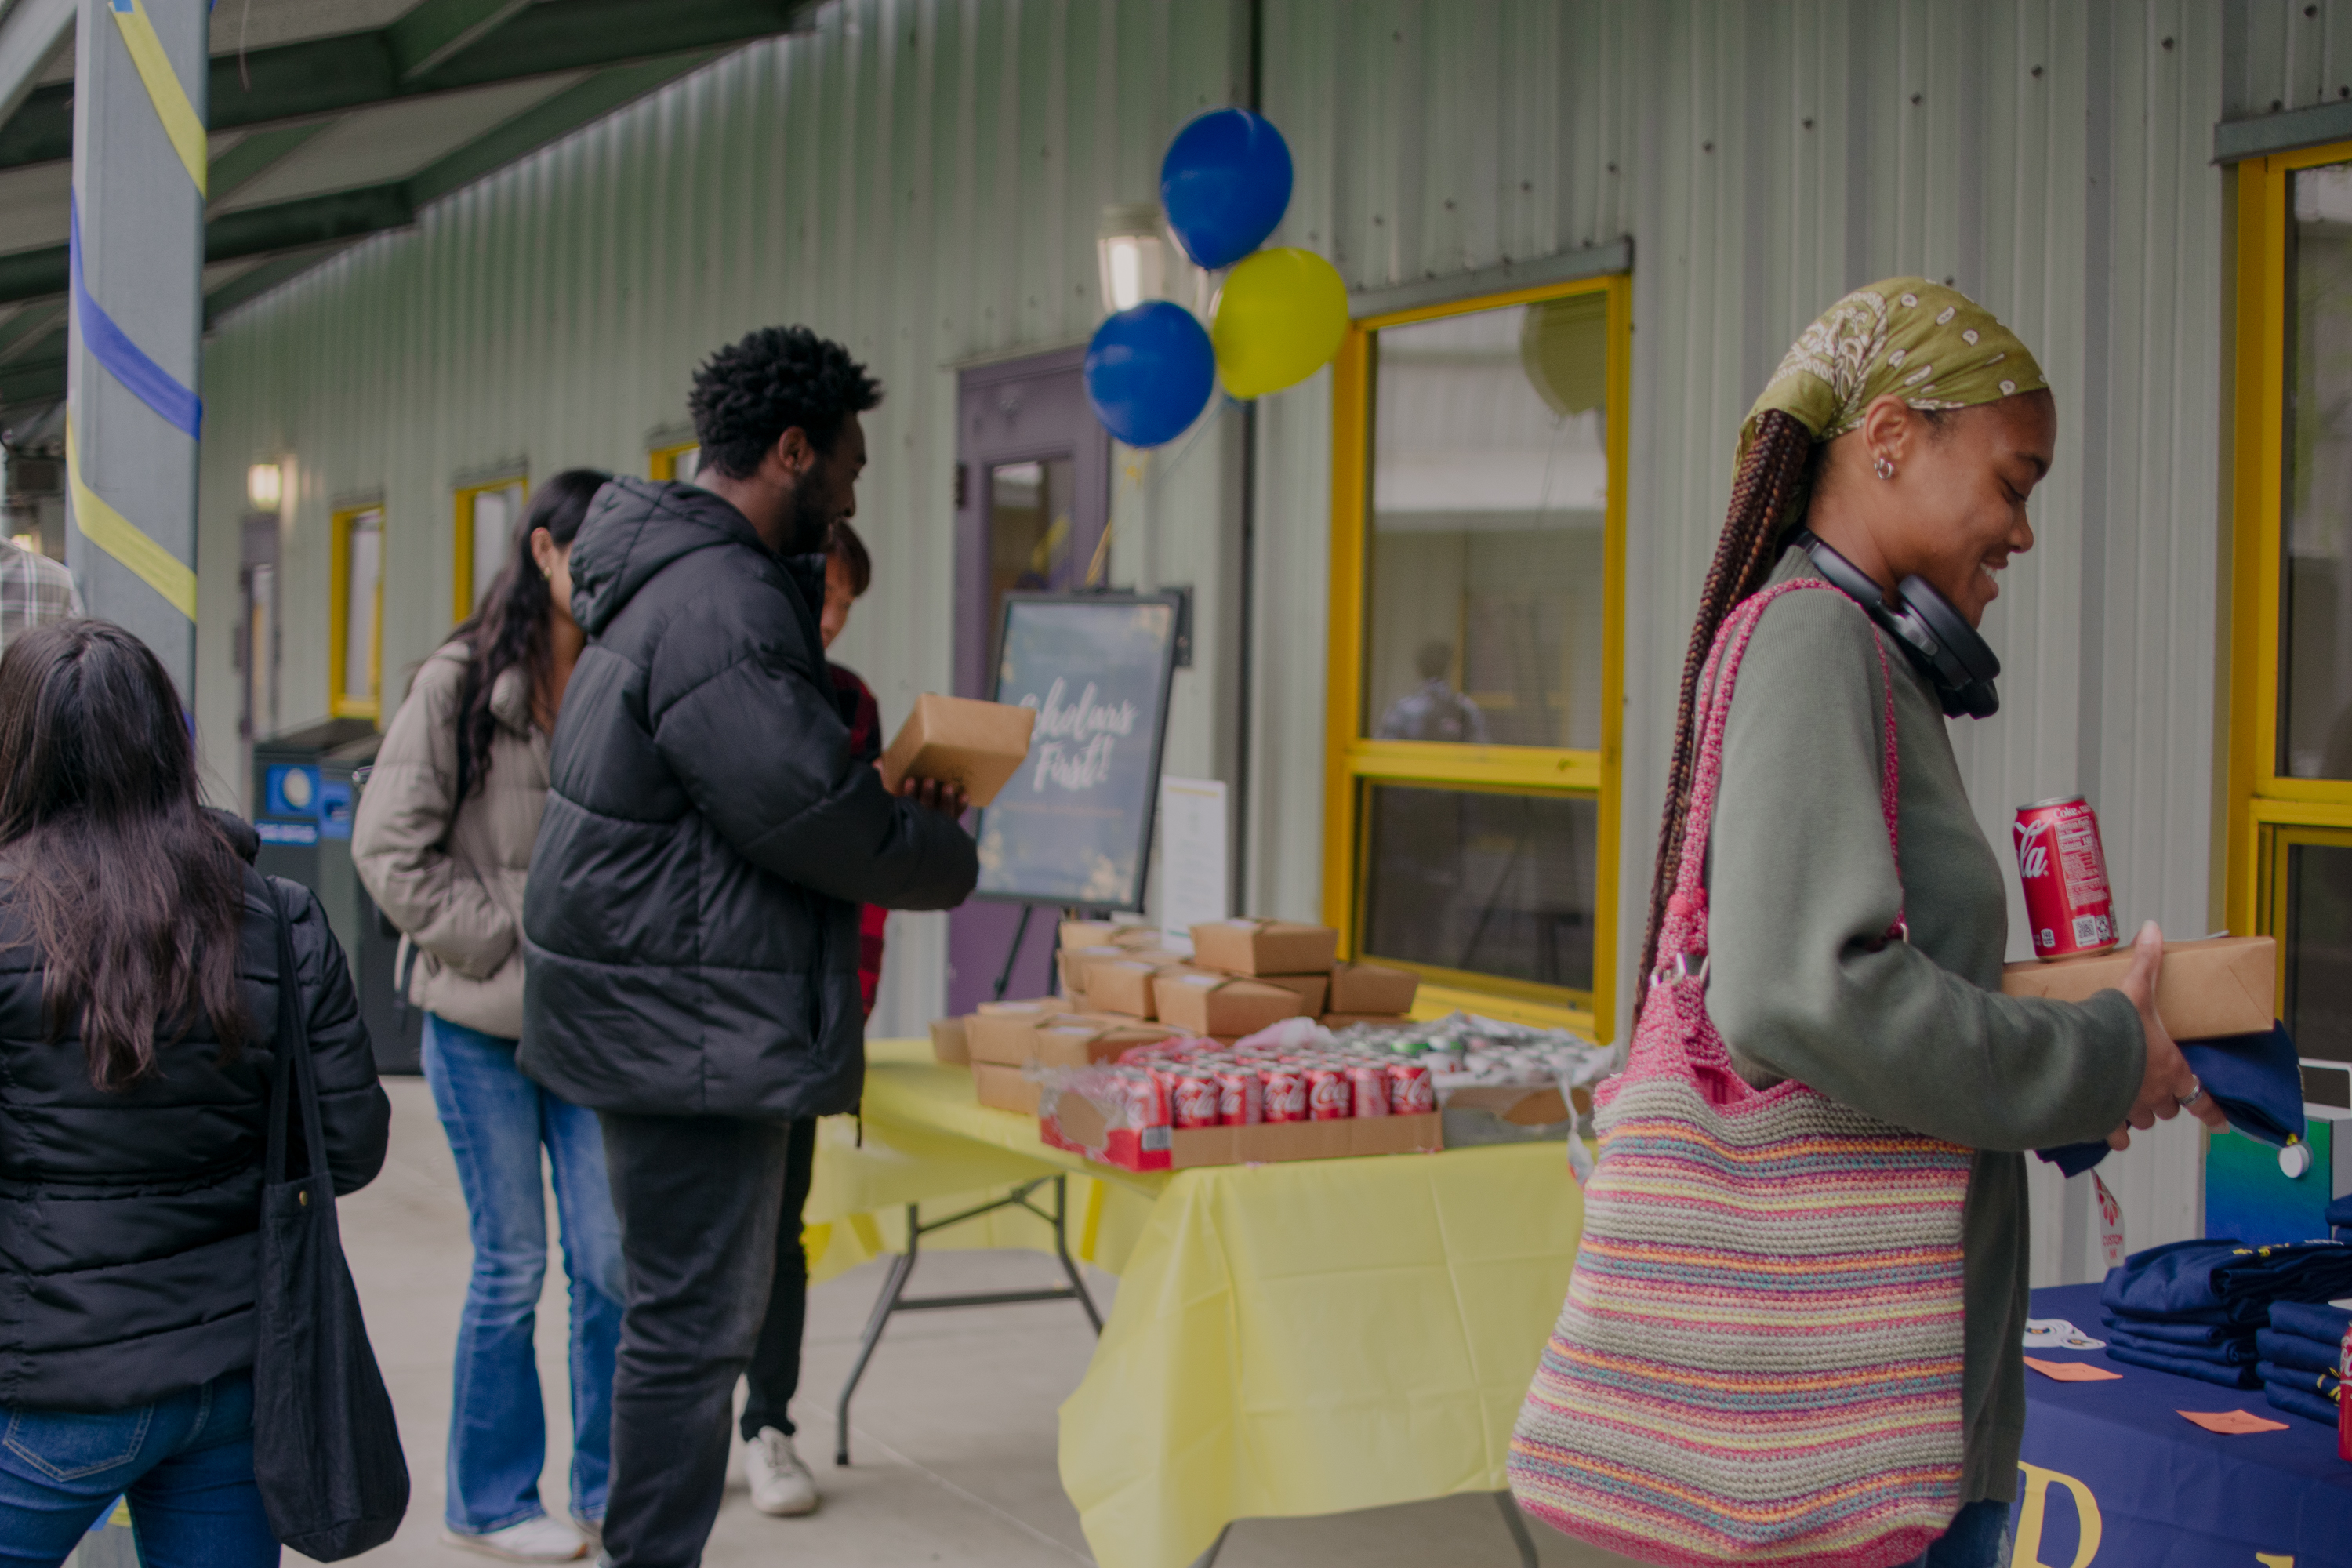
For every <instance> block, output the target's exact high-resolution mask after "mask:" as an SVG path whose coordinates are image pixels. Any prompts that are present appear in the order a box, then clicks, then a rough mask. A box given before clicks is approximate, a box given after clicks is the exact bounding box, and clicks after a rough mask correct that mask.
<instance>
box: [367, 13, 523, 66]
mask: <svg viewBox="0 0 2352 1568" xmlns="http://www.w3.org/2000/svg"><path fill="white" fill-rule="evenodd" d="M530 3H531V0H425V4H423V5H419V6H417V7H416V8H415V10H413V11H411V12H409V13H408V14H407V15H406V16H403V17H401V18H400V19H399V20H398V21H396V22H394V23H393V24H392V26H389V27H386V28H385V29H384V36H385V37H386V39H387V40H388V41H389V42H390V44H391V46H392V58H393V65H394V69H396V70H398V71H399V73H400V79H401V80H402V81H404V82H408V81H415V79H417V78H418V77H421V76H424V75H425V74H426V73H427V72H429V71H431V70H433V69H434V68H436V66H441V65H445V64H446V63H447V62H448V61H450V60H451V59H454V58H457V56H458V55H459V54H461V53H463V52H464V51H465V50H467V49H468V48H470V47H473V46H474V45H475V44H478V43H479V42H481V40H482V39H483V37H486V36H487V35H488V33H489V32H490V31H491V30H492V29H493V28H495V27H497V26H499V24H501V23H503V22H507V21H510V20H512V19H513V17H514V16H515V14H516V13H517V12H519V11H520V10H522V9H523V7H525V6H527V5H530Z"/></svg>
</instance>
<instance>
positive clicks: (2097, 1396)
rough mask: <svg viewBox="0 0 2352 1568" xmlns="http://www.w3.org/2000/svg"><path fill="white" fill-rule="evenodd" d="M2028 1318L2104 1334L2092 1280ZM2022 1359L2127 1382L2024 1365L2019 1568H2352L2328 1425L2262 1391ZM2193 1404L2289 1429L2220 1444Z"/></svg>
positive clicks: (2348, 1521) (2061, 1357)
mask: <svg viewBox="0 0 2352 1568" xmlns="http://www.w3.org/2000/svg"><path fill="white" fill-rule="evenodd" d="M2032 1312H2033V1316H2035V1317H2037V1318H2064V1319H2067V1320H2069V1321H2072V1322H2073V1323H2074V1326H2075V1327H2076V1328H2078V1329H2081V1330H2083V1331H2084V1332H2085V1333H2088V1334H2090V1335H2091V1336H2092V1337H2093V1338H2095V1339H2104V1338H2105V1337H2106V1335H2105V1331H2104V1330H2103V1329H2102V1328H2101V1327H2100V1325H2099V1288H2098V1287H2097V1286H2096V1285H2061V1286H2053V1287H2052V1288H2051V1289H2043V1290H2036V1291H2035V1292H2033V1307H2032ZM2025 1353H2026V1354H2028V1355H2030V1356H2032V1357H2035V1358H2036V1359H2038V1360H2044V1361H2083V1362H2090V1363H2094V1364H2095V1365H2097V1366H2099V1367H2101V1368H2104V1369H2105V1370H2106V1371H2108V1372H2113V1373H2120V1374H2121V1376H2120V1378H2119V1379H2118V1380H2117V1381H2116V1382H2113V1383H2107V1382H2100V1383H2057V1382H2053V1381H2052V1380H2051V1379H2049V1378H2046V1377H2044V1376H2042V1374H2041V1373H2037V1372H2035V1371H2033V1370H2032V1368H2028V1369H2027V1370H2026V1373H2025V1410H2026V1415H2025V1448H2024V1453H2023V1456H2022V1462H2023V1466H2024V1473H2023V1474H2022V1475H2021V1477H2019V1488H2018V1500H2017V1502H2016V1505H2015V1506H2014V1507H2013V1508H2012V1509H2011V1511H2010V1529H2011V1537H2012V1539H2014V1540H2015V1541H2016V1542H2017V1548H2018V1550H2017V1552H2016V1553H2015V1555H2014V1557H2013V1558H2012V1559H2011V1562H2012V1563H2013V1565H2014V1568H2262V1565H2263V1563H2270V1564H2272V1565H2273V1568H2282V1565H2284V1564H2285V1563H2287V1562H2288V1560H2289V1559H2290V1558H2291V1559H2292V1560H2293V1563H2294V1568H2352V1463H2347V1462H2346V1461H2344V1460H2342V1459H2339V1458H2336V1433H2335V1430H2334V1429H2333V1428H2332V1427H2327V1426H2321V1425H2320V1424H2319V1423H2317V1422H2315V1421H2306V1420H2304V1419H2303V1418H2302V1417H2300V1416H2294V1415H2285V1414H2284V1413H2283V1412H2280V1411H2277V1410H2273V1409H2272V1408H2271V1407H2270V1405H2269V1404H2267V1403H2266V1402H2265V1401H2264V1400H2263V1395H2262V1391H2261V1390H2259V1389H2232V1388H2217V1387H2215V1386H2213V1385H2212V1384H2207V1383H2199V1382H2197V1381H2195V1380H2194V1379H2192V1378H2186V1377H2174V1376H2171V1375H2169V1374H2168V1373H2160V1372H2152V1371H2148V1370H2146V1369H2143V1368H2140V1367H2137V1366H2126V1365H2123V1364H2121V1363H2116V1362H2112V1361H2109V1360H2108V1359H2107V1357H2106V1355H2105V1352H2101V1351H2053V1350H2029V1351H2027V1352H2025ZM2183 1410H2200V1411H2203V1410H2246V1411H2251V1412H2252V1413H2253V1414H2254V1415H2260V1416H2262V1417H2263V1419H2265V1420H2272V1421H2284V1422H2285V1423H2286V1425H2287V1429H2286V1430H2285V1431H2284V1432H2258V1433H2253V1434H2252V1435H2249V1436H2222V1435H2221V1434H2219V1433H2214V1432H2208V1431H2206V1430H2205V1429H2204V1428H2203V1427H2201V1426H2196V1425H2195V1424H2193V1423H2191V1422H2189V1421H2185V1420H2183V1419H2181V1417H2180V1415H2179V1414H2178V1413H2179V1412H2180V1411H2183ZM2085 1547H2088V1548H2089V1549H2090V1550H2088V1551H2085V1550H2084V1548H2085Z"/></svg>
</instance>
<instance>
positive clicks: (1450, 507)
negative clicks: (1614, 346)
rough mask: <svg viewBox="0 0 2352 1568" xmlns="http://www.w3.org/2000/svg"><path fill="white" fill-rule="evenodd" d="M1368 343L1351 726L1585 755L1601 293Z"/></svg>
mask: <svg viewBox="0 0 2352 1568" xmlns="http://www.w3.org/2000/svg"><path fill="white" fill-rule="evenodd" d="M1372 335H1373V339H1374V342H1373V350H1372V359H1371V372H1372V387H1371V404H1372V410H1373V418H1372V440H1371V498H1370V522H1371V527H1370V538H1369V539H1368V541H1367V549H1366V563H1365V564H1366V571H1365V578H1366V581H1365V605H1364V623H1365V642H1366V647H1365V669H1364V710H1363V714H1362V722H1363V725H1364V730H1363V732H1364V733H1365V734H1366V735H1368V736H1369V737H1370V738H1372V739H1374V740H1381V741H1458V742H1470V743H1489V744H1494V745H1504V746H1556V747H1566V748H1570V749H1573V750H1579V751H1591V750H1596V749H1598V748H1599V746H1600V745H1601V647H1602V643H1601V622H1602V616H1603V610H1604V606H1603V603H1602V583H1603V576H1602V560H1603V539H1604V534H1605V530H1606V522H1607V509H1608V504H1609V454H1608V447H1607V444H1606V440H1607V427H1606V420H1607V409H1606V404H1607V400H1608V296H1607V295H1605V294H1600V293H1586V294H1577V295H1571V296H1570V297H1569V298H1566V299H1561V300H1543V301H1539V302H1538V303H1535V304H1528V305H1510V306H1506V307H1503V308H1501V309H1498V310H1478V311H1474V312H1472V313H1469V314H1466V315H1459V316H1447V317H1443V318H1440V319H1438V320H1436V321H1414V322H1411V323H1408V324H1406V325H1403V326H1396V327H1388V328H1383V329H1381V331H1378V332H1376V333H1374V334H1372Z"/></svg>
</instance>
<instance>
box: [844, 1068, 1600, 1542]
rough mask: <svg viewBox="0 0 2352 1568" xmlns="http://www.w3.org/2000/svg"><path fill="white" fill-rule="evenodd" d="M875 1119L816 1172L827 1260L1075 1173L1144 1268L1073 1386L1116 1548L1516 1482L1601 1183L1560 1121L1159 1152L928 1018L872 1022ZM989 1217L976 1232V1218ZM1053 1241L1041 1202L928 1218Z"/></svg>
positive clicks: (1069, 1429) (1068, 1428) (1091, 1207)
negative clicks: (1306, 1145) (1278, 1155)
mask: <svg viewBox="0 0 2352 1568" xmlns="http://www.w3.org/2000/svg"><path fill="white" fill-rule="evenodd" d="M865 1118H866V1138H865V1145H866V1146H865V1147H864V1148H863V1149H858V1148H855V1147H853V1146H852V1140H853V1139H854V1137H855V1131H854V1125H853V1124H852V1123H851V1121H850V1120H849V1119H848V1118H835V1119H833V1121H831V1122H829V1123H828V1124H827V1126H826V1127H825V1128H824V1131H823V1141H822V1142H820V1144H819V1149H818V1159H817V1167H816V1175H815V1180H814V1184H813V1186H812V1188H811V1192H810V1199H809V1209H808V1217H809V1220H810V1236H809V1241H810V1256H811V1258H812V1260H813V1263H814V1265H816V1266H817V1267H819V1268H821V1269H822V1272H823V1273H834V1272H838V1271H839V1269H841V1268H847V1267H849V1266H851V1265H852V1264H854V1263H856V1262H859V1261H862V1260H863V1259H864V1258H866V1257H870V1256H872V1255H873V1253H875V1252H878V1251H884V1250H895V1249H896V1248H897V1247H900V1246H903V1236H904V1230H905V1225H904V1220H903V1217H902V1206H903V1205H905V1204H907V1203H908V1202H909V1201H912V1200H920V1201H921V1202H922V1203H923V1204H924V1208H925V1215H926V1217H927V1218H929V1217H931V1216H934V1215H945V1214H947V1213H950V1212H952V1211H953V1209H954V1208H956V1207H958V1206H961V1203H962V1202H963V1201H966V1200H968V1201H971V1202H980V1201H983V1200H984V1199H985V1198H986V1197H988V1196H992V1195H993V1194H996V1193H999V1192H1002V1191H1003V1189H1004V1187H1005V1186H1007V1185H1008V1184H1013V1183H1017V1182H1021V1181H1026V1180H1030V1179H1034V1177H1036V1176H1039V1175H1047V1174H1052V1173H1055V1172H1067V1173H1071V1180H1070V1198H1071V1215H1072V1224H1071V1231H1072V1243H1073V1246H1072V1250H1073V1251H1074V1252H1076V1253H1077V1254H1078V1255H1079V1256H1080V1257H1083V1258H1089V1259H1090V1260H1092V1261H1094V1262H1096V1263H1097V1264H1098V1265H1099V1266H1101V1267H1103V1268H1110V1269H1112V1270H1114V1271H1116V1272H1118V1273H1119V1274H1121V1275H1122V1279H1121V1281H1120V1285H1119V1291H1118V1302H1117V1304H1116V1306H1115V1307H1114V1309H1113V1310H1112V1312H1111V1317H1110V1321H1109V1322H1108V1324H1106V1325H1105V1327H1104V1331H1103V1337H1102V1341H1101V1343H1100V1344H1099V1345H1098V1346H1097V1348H1096V1351H1095V1355H1094V1360H1093V1363H1092V1364H1091V1365H1090V1366H1089V1367H1088V1368H1087V1376H1086V1380H1085V1381H1084V1382H1083V1383H1081V1384H1079V1386H1078V1389H1077V1392H1076V1393H1075V1394H1072V1395H1071V1396H1070V1398H1069V1399H1068V1401H1067V1402H1066V1403H1065V1404H1064V1405H1063V1406H1062V1443H1061V1468H1062V1484H1063V1486H1064V1488H1065V1489H1066V1490H1067V1491H1068V1493H1069V1496H1070V1500H1071V1501H1072V1502H1073V1503H1075V1504H1076V1507H1077V1510H1078V1514H1079V1518H1080V1521H1081V1522H1082V1523H1083V1524H1084V1526H1085V1529H1086V1532H1087V1544H1088V1545H1090V1546H1091V1547H1092V1548H1093V1549H1094V1554H1095V1558H1096V1561H1097V1562H1098V1563H1101V1564H1102V1565H1103V1568H1184V1565H1185V1564H1187V1563H1191V1562H1192V1561H1193V1560H1194V1559H1195V1558H1197V1557H1198V1556H1200V1554H1201V1553H1202V1552H1204V1551H1206V1550H1207V1549H1208V1547H1209V1546H1210V1544H1211V1543H1212V1542H1214V1541H1215V1540H1216V1538H1217V1532H1218V1531H1220V1530H1222V1529H1223V1527H1224V1525H1225V1523H1226V1522H1227V1521H1231V1520H1235V1519H1248V1518H1265V1517H1278V1516H1286V1515H1310V1514H1321V1513H1336V1512H1342V1511H1346V1510H1355V1509H1367V1508H1379V1507H1382V1506H1385V1505H1387V1504H1391V1503H1400V1502H1411V1501H1415V1500H1422V1499H1426V1498H1433V1497H1443V1496H1446V1495H1449V1494H1451V1493H1454V1492H1464V1491H1490V1492H1491V1491H1500V1490H1501V1489H1503V1488H1504V1486H1505V1485H1506V1484H1507V1482H1506V1479H1505V1475H1504V1464H1505V1460H1506V1458H1507V1454H1508V1445H1509V1440H1510V1430H1511V1422H1512V1420H1513V1418H1514V1417H1515V1416H1516V1415H1517V1412H1518V1407H1519V1401H1520V1399H1521V1397H1522V1396H1523V1395H1524V1394H1526V1392H1527V1386H1528V1379H1529V1378H1530V1377H1531V1376H1533V1375H1534V1373H1535V1366H1536V1362H1537V1359H1538V1356H1540V1355H1541V1353H1542V1351H1543V1343H1544V1339H1545V1336H1546V1335H1547V1334H1548V1333H1549V1331H1550V1329H1551V1325H1552V1321H1553V1319H1554V1318H1555V1317H1556V1316H1558V1314H1559V1304H1560V1299H1561V1297H1562V1296H1564V1295H1565V1294H1566V1293H1567V1290H1568V1273H1569V1267H1570V1263H1571V1261H1572V1260H1573V1258H1574V1256H1575V1252H1576V1238H1577V1234H1578V1230H1579V1228H1580V1224H1581V1220H1582V1215H1583V1205H1582V1204H1581V1203H1580V1199H1579V1194H1578V1191H1577V1187H1576V1184H1575V1182H1574V1180H1573V1179H1572V1178H1571V1177H1570V1174H1569V1173H1568V1167H1567V1162H1566V1160H1565V1158H1564V1157H1563V1155H1562V1152H1561V1151H1560V1149H1559V1145H1557V1144H1553V1143H1541V1144H1520V1145H1515V1146H1508V1147H1501V1148H1487V1149H1463V1150H1456V1151H1454V1152H1448V1153H1444V1154H1434V1155H1414V1154H1397V1155H1390V1156H1386V1157H1382V1158H1378V1159H1368V1160H1316V1161H1301V1162H1297V1163H1286V1164H1276V1165H1257V1166H1246V1165H1241V1166H1217V1167H1213V1168H1210V1169H1205V1170H1195V1171H1183V1172H1179V1173H1175V1174H1173V1175H1172V1176H1171V1175H1169V1174H1167V1173H1156V1174H1150V1175H1136V1174H1132V1173H1126V1172H1120V1171H1114V1170H1109V1169H1107V1168H1106V1167H1103V1166H1100V1165H1094V1164H1090V1163H1087V1162H1086V1161H1084V1160H1082V1159H1079V1158H1078V1157H1076V1156H1075V1155H1071V1154H1068V1153H1066V1152H1062V1151H1059V1150H1055V1149H1049V1148H1047V1147H1045V1145H1044V1144H1043V1143H1041V1142H1038V1140H1037V1131H1036V1124H1035V1123H1034V1121H1030V1120H1029V1119H1027V1118H1024V1117H1019V1116H1013V1115H1011V1114H1009V1113H1006V1112H1003V1111H997V1110H987V1109H985V1108H984V1107H982V1106H980V1105H978V1104H976V1103H974V1102H973V1100H972V1099H971V1079H970V1077H969V1076H968V1075H967V1074H966V1073H964V1072H963V1071H962V1069H961V1068H942V1067H940V1066H938V1065H936V1064H935V1063H933V1062H931V1061H930V1059H929V1050H928V1047H924V1046H922V1045H920V1044H919V1043H916V1042H907V1041H894V1042H876V1043H875V1044H873V1045H872V1046H871V1047H869V1048H868V1068H867V1072H866V1100H865ZM960 1232H961V1233H970V1234H968V1235H964V1236H961V1237H959V1233H960ZM958 1244H961V1245H965V1246H982V1247H1050V1246H1051V1236H1050V1232H1049V1231H1048V1230H1047V1229H1046V1227H1045V1226H1044V1225H1042V1224H1040V1223H1038V1222H1037V1221H1035V1220H1034V1219H1029V1218H1028V1217H1027V1216H1025V1215H1018V1214H1017V1211H1016V1213H1015V1214H1014V1215H1013V1216H1012V1217H1009V1218H1008V1217H1005V1216H1003V1215H996V1216H991V1218H989V1219H987V1220H982V1221H977V1222H974V1223H972V1224H971V1225H969V1226H957V1227H955V1228H954V1229H951V1230H950V1231H948V1232H945V1233H943V1234H942V1236H940V1237H925V1238H924V1241H923V1245H924V1246H925V1247H935V1246H940V1245H958Z"/></svg>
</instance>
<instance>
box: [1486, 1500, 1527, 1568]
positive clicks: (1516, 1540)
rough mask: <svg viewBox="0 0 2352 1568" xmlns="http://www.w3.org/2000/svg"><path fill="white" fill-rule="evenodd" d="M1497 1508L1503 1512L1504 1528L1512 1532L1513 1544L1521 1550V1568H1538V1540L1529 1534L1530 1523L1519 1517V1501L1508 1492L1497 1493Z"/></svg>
mask: <svg viewBox="0 0 2352 1568" xmlns="http://www.w3.org/2000/svg"><path fill="white" fill-rule="evenodd" d="M1495 1506H1496V1508H1498V1509H1501V1510H1503V1528H1504V1529H1506V1530H1507V1531H1510V1532H1511V1544H1512V1545H1514V1546H1516V1547H1517V1548H1518V1549H1519V1568H1536V1538H1535V1537H1534V1536H1532V1535H1529V1534H1528V1521H1526V1520H1524V1519H1522V1518H1520V1517H1519V1500H1518V1499H1517V1498H1515V1497H1513V1496H1512V1495H1511V1494H1510V1493H1508V1492H1496V1494H1495Z"/></svg>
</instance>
